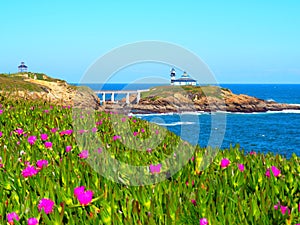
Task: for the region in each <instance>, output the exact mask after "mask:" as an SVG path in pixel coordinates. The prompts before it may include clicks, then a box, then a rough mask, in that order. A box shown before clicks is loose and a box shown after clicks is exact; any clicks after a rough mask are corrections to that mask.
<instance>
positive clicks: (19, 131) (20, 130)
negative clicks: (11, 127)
mask: <svg viewBox="0 0 300 225" xmlns="http://www.w3.org/2000/svg"><path fill="white" fill-rule="evenodd" d="M15 132H16V133H17V134H18V135H22V134H23V133H24V130H23V129H21V128H18V129H16V130H15Z"/></svg>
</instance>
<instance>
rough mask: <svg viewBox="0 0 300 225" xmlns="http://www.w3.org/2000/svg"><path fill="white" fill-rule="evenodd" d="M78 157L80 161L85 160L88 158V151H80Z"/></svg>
mask: <svg viewBox="0 0 300 225" xmlns="http://www.w3.org/2000/svg"><path fill="white" fill-rule="evenodd" d="M78 156H79V157H80V158H81V159H86V158H87V157H89V151H88V150H83V151H81V152H80V153H79V154H78Z"/></svg>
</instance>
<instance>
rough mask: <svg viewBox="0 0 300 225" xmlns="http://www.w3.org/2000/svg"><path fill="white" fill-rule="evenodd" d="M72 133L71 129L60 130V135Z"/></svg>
mask: <svg viewBox="0 0 300 225" xmlns="http://www.w3.org/2000/svg"><path fill="white" fill-rule="evenodd" d="M72 133H73V130H64V131H61V132H60V135H61V136H63V135H69V136H70V135H71V134H72Z"/></svg>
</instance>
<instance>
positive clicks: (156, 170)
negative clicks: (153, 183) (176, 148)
mask: <svg viewBox="0 0 300 225" xmlns="http://www.w3.org/2000/svg"><path fill="white" fill-rule="evenodd" d="M149 169H150V172H151V173H152V174H154V173H160V169H161V164H157V165H152V164H151V165H150V166H149Z"/></svg>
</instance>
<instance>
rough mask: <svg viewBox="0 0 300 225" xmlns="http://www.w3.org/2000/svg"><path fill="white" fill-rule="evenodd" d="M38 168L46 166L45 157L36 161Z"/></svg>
mask: <svg viewBox="0 0 300 225" xmlns="http://www.w3.org/2000/svg"><path fill="white" fill-rule="evenodd" d="M36 165H37V167H38V168H40V169H42V168H43V167H47V166H48V161H47V160H46V159H40V160H38V161H37V162H36Z"/></svg>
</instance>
